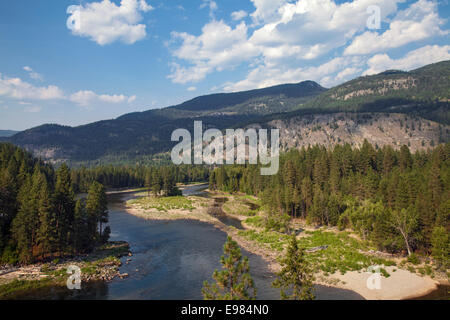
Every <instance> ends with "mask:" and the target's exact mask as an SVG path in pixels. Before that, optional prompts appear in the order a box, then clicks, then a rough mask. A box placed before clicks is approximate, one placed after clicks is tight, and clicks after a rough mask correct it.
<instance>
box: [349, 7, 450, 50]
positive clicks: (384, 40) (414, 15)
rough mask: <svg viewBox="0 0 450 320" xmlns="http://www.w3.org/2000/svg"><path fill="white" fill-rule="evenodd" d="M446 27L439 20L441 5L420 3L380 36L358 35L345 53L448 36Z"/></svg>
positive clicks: (391, 46) (402, 12) (396, 19)
mask: <svg viewBox="0 0 450 320" xmlns="http://www.w3.org/2000/svg"><path fill="white" fill-rule="evenodd" d="M443 24H444V20H443V19H440V18H439V14H438V9H437V3H436V2H434V1H429V0H419V1H417V2H416V3H414V4H412V5H411V6H410V7H409V8H407V9H405V10H403V11H400V12H399V13H398V14H397V16H396V17H395V18H394V20H393V21H392V22H391V24H390V26H389V29H388V30H386V31H385V32H383V33H381V34H378V33H377V32H372V31H367V32H365V33H363V34H362V35H360V36H357V37H356V38H355V39H354V40H353V42H352V44H351V45H350V46H348V47H347V48H346V49H345V54H347V55H351V54H369V53H373V52H379V51H383V50H386V49H391V48H397V47H401V46H403V45H405V44H408V43H411V42H414V41H419V40H423V39H427V38H430V37H433V36H437V35H445V34H448V32H447V31H443V30H441V28H440V25H443Z"/></svg>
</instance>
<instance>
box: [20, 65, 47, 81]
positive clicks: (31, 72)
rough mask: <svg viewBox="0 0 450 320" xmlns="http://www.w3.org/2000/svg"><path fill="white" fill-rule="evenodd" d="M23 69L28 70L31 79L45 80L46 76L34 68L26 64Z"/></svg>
mask: <svg viewBox="0 0 450 320" xmlns="http://www.w3.org/2000/svg"><path fill="white" fill-rule="evenodd" d="M23 70H25V71H26V72H28V75H29V76H30V78H31V79H33V80H39V81H44V77H43V76H42V75H41V74H39V73H37V72H35V71H34V70H33V69H32V68H30V67H28V66H25V67H23Z"/></svg>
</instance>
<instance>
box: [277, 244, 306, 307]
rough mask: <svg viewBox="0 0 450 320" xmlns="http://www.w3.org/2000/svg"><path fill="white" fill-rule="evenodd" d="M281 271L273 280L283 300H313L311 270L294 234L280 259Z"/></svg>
mask: <svg viewBox="0 0 450 320" xmlns="http://www.w3.org/2000/svg"><path fill="white" fill-rule="evenodd" d="M281 267H282V269H281V271H280V272H279V273H278V274H277V276H278V278H277V279H276V280H275V281H274V282H273V284H272V285H273V286H274V287H275V288H279V289H280V292H281V299H283V300H314V294H313V289H314V287H313V281H314V277H313V274H312V271H311V269H310V267H309V265H308V263H307V260H306V257H305V251H304V249H303V248H301V247H299V245H298V241H297V239H296V238H295V235H293V236H292V238H291V241H290V243H289V247H288V248H287V253H286V257H285V258H284V259H283V260H282V261H281Z"/></svg>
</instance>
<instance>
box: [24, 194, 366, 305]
mask: <svg viewBox="0 0 450 320" xmlns="http://www.w3.org/2000/svg"><path fill="white" fill-rule="evenodd" d="M202 188H203V189H204V187H202V186H192V187H188V188H187V189H185V190H184V192H183V194H184V195H192V194H198V195H201V193H202ZM133 197H135V194H134V193H122V194H111V195H108V203H109V214H110V218H109V225H110V227H111V230H112V233H111V240H113V241H127V242H128V243H129V244H130V247H131V251H132V254H133V256H132V257H131V259H132V260H131V261H130V262H128V264H127V263H126V261H127V259H129V258H128V257H124V258H123V259H122V262H123V265H122V267H120V272H121V273H128V274H129V277H128V278H125V279H115V280H113V281H112V282H110V283H103V282H99V283H91V284H83V286H82V290H81V291H71V290H68V289H65V288H58V289H56V288H48V289H44V290H39V291H37V292H34V293H32V295H31V296H30V295H27V296H23V297H21V298H27V299H29V298H32V299H139V300H142V299H146V300H147V299H150V300H152V299H155V300H158V299H162V300H171V299H181V300H192V299H202V295H201V288H202V286H203V281H205V280H208V281H211V275H212V273H213V272H214V269H220V263H219V259H220V256H221V255H222V248H223V245H224V243H225V241H226V234H225V233H224V232H222V231H220V230H218V229H217V228H215V227H214V226H213V225H211V224H208V223H202V222H197V221H190V220H189V221H188V220H186V221H185V220H182V221H150V220H144V219H141V218H139V217H136V216H133V215H131V214H128V213H126V212H125V202H126V201H127V200H129V199H131V198H133ZM232 223H235V222H232ZM242 253H243V254H244V255H246V256H248V257H249V260H250V272H251V275H252V277H253V279H254V280H255V284H256V287H257V289H258V293H257V296H258V299H268V300H273V299H279V291H278V289H274V288H272V287H271V283H272V281H273V280H274V275H273V274H272V273H271V272H270V271H269V270H268V269H267V265H266V263H265V262H264V261H263V260H262V259H261V258H260V257H259V256H257V255H254V254H251V253H249V252H247V251H245V250H242ZM315 293H316V296H317V298H318V299H362V297H361V296H360V295H358V294H356V293H355V292H353V291H349V290H342V289H336V288H328V287H323V286H317V287H316V292H315Z"/></svg>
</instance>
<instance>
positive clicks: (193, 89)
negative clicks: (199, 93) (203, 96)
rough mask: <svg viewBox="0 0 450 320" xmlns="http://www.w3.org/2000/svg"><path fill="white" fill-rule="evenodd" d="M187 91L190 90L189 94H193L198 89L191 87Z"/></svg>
mask: <svg viewBox="0 0 450 320" xmlns="http://www.w3.org/2000/svg"><path fill="white" fill-rule="evenodd" d="M187 90H188V91H189V92H193V91H196V90H197V87H189V88H188V89H187Z"/></svg>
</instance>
